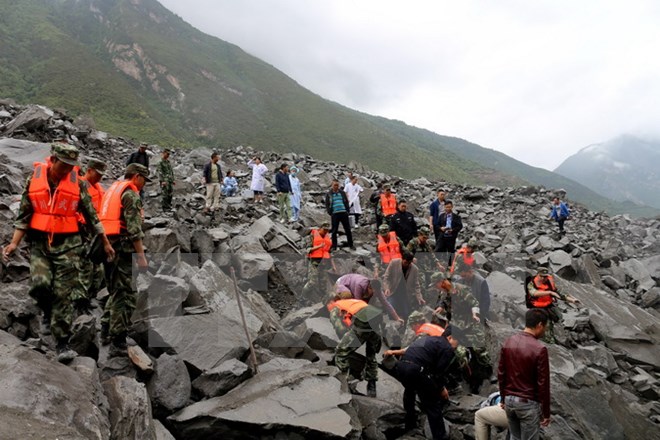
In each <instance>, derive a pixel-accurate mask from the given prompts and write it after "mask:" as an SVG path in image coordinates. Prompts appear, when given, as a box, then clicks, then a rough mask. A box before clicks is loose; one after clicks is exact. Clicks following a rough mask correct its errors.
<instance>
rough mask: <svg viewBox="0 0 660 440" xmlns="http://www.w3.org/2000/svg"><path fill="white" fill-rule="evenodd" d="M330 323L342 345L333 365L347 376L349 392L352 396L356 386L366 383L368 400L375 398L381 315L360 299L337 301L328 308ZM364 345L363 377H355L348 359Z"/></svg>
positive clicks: (338, 347)
mask: <svg viewBox="0 0 660 440" xmlns="http://www.w3.org/2000/svg"><path fill="white" fill-rule="evenodd" d="M328 311H329V312H330V321H331V322H332V324H333V326H334V327H335V331H336V332H337V335H339V336H341V337H342V338H341V341H339V345H337V348H336V350H335V365H336V366H337V368H339V371H341V372H342V373H344V374H345V375H346V380H347V382H348V388H349V390H350V392H351V393H353V394H355V393H356V392H357V391H356V386H357V382H359V381H360V380H362V379H365V380H366V381H367V396H369V397H376V381H377V380H378V362H377V361H376V354H377V353H378V352H379V351H380V348H381V344H382V340H381V332H380V328H381V325H382V323H383V312H382V311H381V310H380V309H379V308H377V307H374V306H370V305H369V304H367V303H366V302H365V301H362V300H359V299H339V298H338V297H337V299H336V300H333V301H331V302H330V303H329V304H328ZM363 344H366V351H367V353H366V354H367V359H366V364H365V367H364V371H363V372H362V376H363V377H359V378H358V377H354V376H353V374H352V373H351V369H350V362H349V358H350V356H351V354H352V353H353V352H355V351H356V350H357V349H358V348H360V347H361V346H362V345H363Z"/></svg>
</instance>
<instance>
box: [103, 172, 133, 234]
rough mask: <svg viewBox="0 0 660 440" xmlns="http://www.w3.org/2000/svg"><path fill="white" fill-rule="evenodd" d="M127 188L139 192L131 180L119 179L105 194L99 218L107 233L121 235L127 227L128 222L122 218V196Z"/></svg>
mask: <svg viewBox="0 0 660 440" xmlns="http://www.w3.org/2000/svg"><path fill="white" fill-rule="evenodd" d="M127 189H130V190H131V191H135V192H136V193H137V192H139V191H138V189H137V187H136V186H135V185H134V184H133V183H132V182H131V181H130V180H118V181H117V182H115V183H113V184H112V186H110V188H108V191H107V192H106V193H105V195H104V196H103V201H102V202H101V210H100V211H99V218H100V220H101V223H102V224H103V229H105V235H108V236H110V235H119V233H120V232H121V230H122V229H126V224H125V223H124V222H123V221H122V220H121V208H122V204H121V196H122V194H124V191H126V190H127Z"/></svg>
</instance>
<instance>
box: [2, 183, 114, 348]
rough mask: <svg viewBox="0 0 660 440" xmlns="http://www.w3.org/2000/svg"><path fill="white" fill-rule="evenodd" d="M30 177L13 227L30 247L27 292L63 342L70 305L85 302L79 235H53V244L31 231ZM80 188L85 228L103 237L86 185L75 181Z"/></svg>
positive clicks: (71, 317)
mask: <svg viewBox="0 0 660 440" xmlns="http://www.w3.org/2000/svg"><path fill="white" fill-rule="evenodd" d="M31 181H32V177H29V178H28V179H27V182H26V185H25V189H24V191H23V195H22V197H21V203H20V206H19V209H18V216H17V218H16V221H15V223H14V227H15V228H16V229H21V230H26V231H27V240H28V241H29V243H30V290H29V294H30V296H31V297H32V298H34V299H35V300H36V301H37V304H38V306H39V307H40V308H41V309H42V310H43V312H44V319H45V320H46V321H47V320H48V319H50V328H51V332H52V334H53V336H54V337H55V338H57V339H58V340H65V339H67V338H68V337H69V335H70V328H71V323H72V321H73V301H76V300H80V299H83V298H86V294H85V289H84V286H83V284H82V283H81V278H80V276H79V274H80V268H81V263H80V253H81V251H82V249H83V241H82V238H81V236H80V234H78V233H73V234H54V235H53V236H52V240H50V239H49V235H48V234H47V233H45V232H41V231H36V230H33V229H30V219H31V217H32V214H33V212H34V209H33V207H32V203H31V202H30V198H29V196H28V190H29V188H30V182H31ZM78 184H79V188H80V201H79V202H78V212H80V213H81V214H82V215H83V217H84V218H85V221H86V223H87V225H90V227H91V228H93V230H94V231H95V232H96V233H97V234H102V233H103V226H102V225H101V223H100V222H99V218H98V216H97V214H96V210H95V209H94V206H93V205H92V199H91V197H90V196H89V193H88V192H87V184H86V183H84V182H83V181H82V180H80V179H79V180H78Z"/></svg>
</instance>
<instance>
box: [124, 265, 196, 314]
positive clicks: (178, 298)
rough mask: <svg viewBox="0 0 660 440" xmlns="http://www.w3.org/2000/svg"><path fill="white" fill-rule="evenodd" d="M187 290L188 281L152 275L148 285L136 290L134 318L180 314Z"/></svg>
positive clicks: (188, 289)
mask: <svg viewBox="0 0 660 440" xmlns="http://www.w3.org/2000/svg"><path fill="white" fill-rule="evenodd" d="M189 291H190V288H189V286H188V283H186V281H185V280H183V279H181V278H177V277H173V276H168V275H156V276H154V277H153V278H152V279H151V280H150V283H149V284H148V287H147V288H146V289H144V290H141V291H139V292H138V295H137V300H136V309H135V312H134V313H135V315H134V319H136V318H137V319H145V318H165V317H168V316H181V315H182V314H183V309H182V304H183V302H184V301H185V300H186V298H188V294H189Z"/></svg>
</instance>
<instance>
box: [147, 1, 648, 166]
mask: <svg viewBox="0 0 660 440" xmlns="http://www.w3.org/2000/svg"><path fill="white" fill-rule="evenodd" d="M160 1H161V3H162V4H163V5H165V6H166V7H167V8H168V9H170V10H171V11H173V12H175V13H176V14H178V15H179V16H181V17H182V18H183V19H184V20H186V21H188V22H189V23H191V24H192V25H193V26H195V27H197V28H198V29H200V30H202V31H204V32H206V33H208V34H211V35H214V36H217V37H219V38H221V39H223V40H226V41H229V42H231V43H234V44H236V45H238V46H240V47H241V48H243V49H244V50H246V51H247V52H249V53H251V54H253V55H255V56H257V57H259V58H261V59H263V60H264V61H266V62H268V63H270V64H272V65H274V66H275V67H277V68H278V69H280V70H282V71H283V72H284V73H286V74H287V75H289V76H290V77H292V78H293V79H295V80H296V81H298V82H299V83H300V84H301V85H303V86H305V87H307V88H308V89H310V90H312V91H314V92H315V93H317V94H319V95H321V96H323V97H325V98H328V99H331V100H334V101H337V102H339V103H341V104H344V105H346V106H348V107H351V108H354V109H357V110H361V111H364V112H367V113H371V114H375V115H381V116H385V117H388V118H394V119H400V120H403V121H405V122H407V123H408V124H410V125H414V126H417V127H423V128H427V129H429V130H432V131H435V132H437V133H440V134H444V135H450V136H457V137H461V138H464V139H467V140H469V141H472V142H475V143H478V144H480V145H482V146H484V147H488V148H493V149H496V150H499V151H502V152H504V153H506V154H508V155H510V156H513V157H515V158H516V159H519V160H522V161H524V162H526V163H529V164H532V165H535V166H540V167H543V168H548V169H553V168H555V167H556V166H558V165H559V164H560V163H561V162H562V161H563V160H564V159H565V158H566V157H568V156H570V155H571V154H573V153H575V152H576V151H577V150H579V149H580V148H582V147H585V146H587V145H590V144H593V143H598V142H602V141H606V140H609V139H610V138H613V137H616V136H618V135H620V134H623V133H632V134H638V135H643V136H650V137H654V138H659V137H660V124H659V121H660V56H659V55H658V53H659V49H660V2H658V1H656V0H628V1H623V0H579V1H575V0H496V1H492V0H483V1H470V0H465V1H445V0H414V1H403V0H187V1H185V2H183V1H180V0H160Z"/></svg>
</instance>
